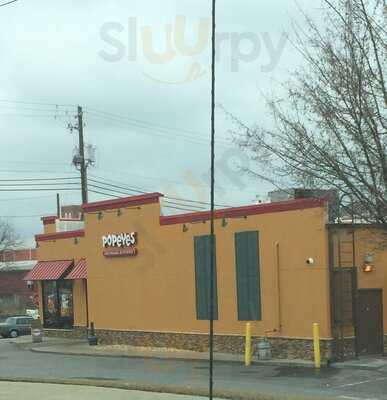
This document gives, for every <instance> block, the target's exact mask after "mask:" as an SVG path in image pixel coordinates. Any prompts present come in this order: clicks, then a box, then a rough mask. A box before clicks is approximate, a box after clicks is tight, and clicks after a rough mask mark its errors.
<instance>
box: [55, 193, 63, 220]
mask: <svg viewBox="0 0 387 400" xmlns="http://www.w3.org/2000/svg"><path fill="white" fill-rule="evenodd" d="M56 215H57V217H58V218H61V217H62V216H61V212H60V195H59V193H57V194H56Z"/></svg>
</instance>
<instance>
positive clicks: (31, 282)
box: [27, 281, 34, 289]
mask: <svg viewBox="0 0 387 400" xmlns="http://www.w3.org/2000/svg"><path fill="white" fill-rule="evenodd" d="M27 287H28V289H33V287H34V282H33V281H27Z"/></svg>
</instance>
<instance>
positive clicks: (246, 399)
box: [0, 377, 336, 400]
mask: <svg viewBox="0 0 387 400" xmlns="http://www.w3.org/2000/svg"><path fill="white" fill-rule="evenodd" d="M0 382H15V383H41V384H42V383H43V384H57V385H75V386H92V387H101V388H111V389H122V390H137V391H141V392H149V393H169V394H177V395H189V396H203V397H207V396H208V390H207V389H204V388H192V387H188V386H178V385H168V386H163V385H146V384H131V383H125V382H116V381H109V380H103V379H100V380H99V381H95V380H87V379H80V380H74V379H48V378H47V379H40V378H39V379H38V378H13V377H12V378H7V377H0ZM214 397H217V398H221V399H231V400H330V399H336V397H334V396H324V397H321V396H304V395H288V394H282V393H278V394H270V393H247V392H246V393H243V392H234V391H226V390H215V391H214Z"/></svg>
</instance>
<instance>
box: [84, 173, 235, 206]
mask: <svg viewBox="0 0 387 400" xmlns="http://www.w3.org/2000/svg"><path fill="white" fill-rule="evenodd" d="M96 178H98V179H104V178H101V177H96ZM89 181H92V182H96V183H99V184H102V185H105V186H112V187H116V188H118V189H123V190H128V191H133V192H136V193H141V194H145V193H149V192H151V191H152V190H146V189H143V188H142V189H143V190H137V189H133V188H132V187H129V186H118V185H113V184H110V183H107V182H103V181H101V180H96V179H89ZM113 191H114V190H113ZM164 198H165V199H168V200H176V201H180V202H185V203H194V204H201V205H210V203H208V202H205V201H198V200H192V199H185V198H181V197H173V196H169V195H168V194H166V195H165V196H164ZM187 206H188V204H187ZM216 206H217V207H225V208H228V207H231V206H228V205H224V204H216Z"/></svg>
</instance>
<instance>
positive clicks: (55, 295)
mask: <svg viewBox="0 0 387 400" xmlns="http://www.w3.org/2000/svg"><path fill="white" fill-rule="evenodd" d="M42 283H43V317H44V326H45V327H46V328H65V329H71V328H72V327H73V322H74V311H73V288H72V281H62V280H59V281H43V282H42Z"/></svg>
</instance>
